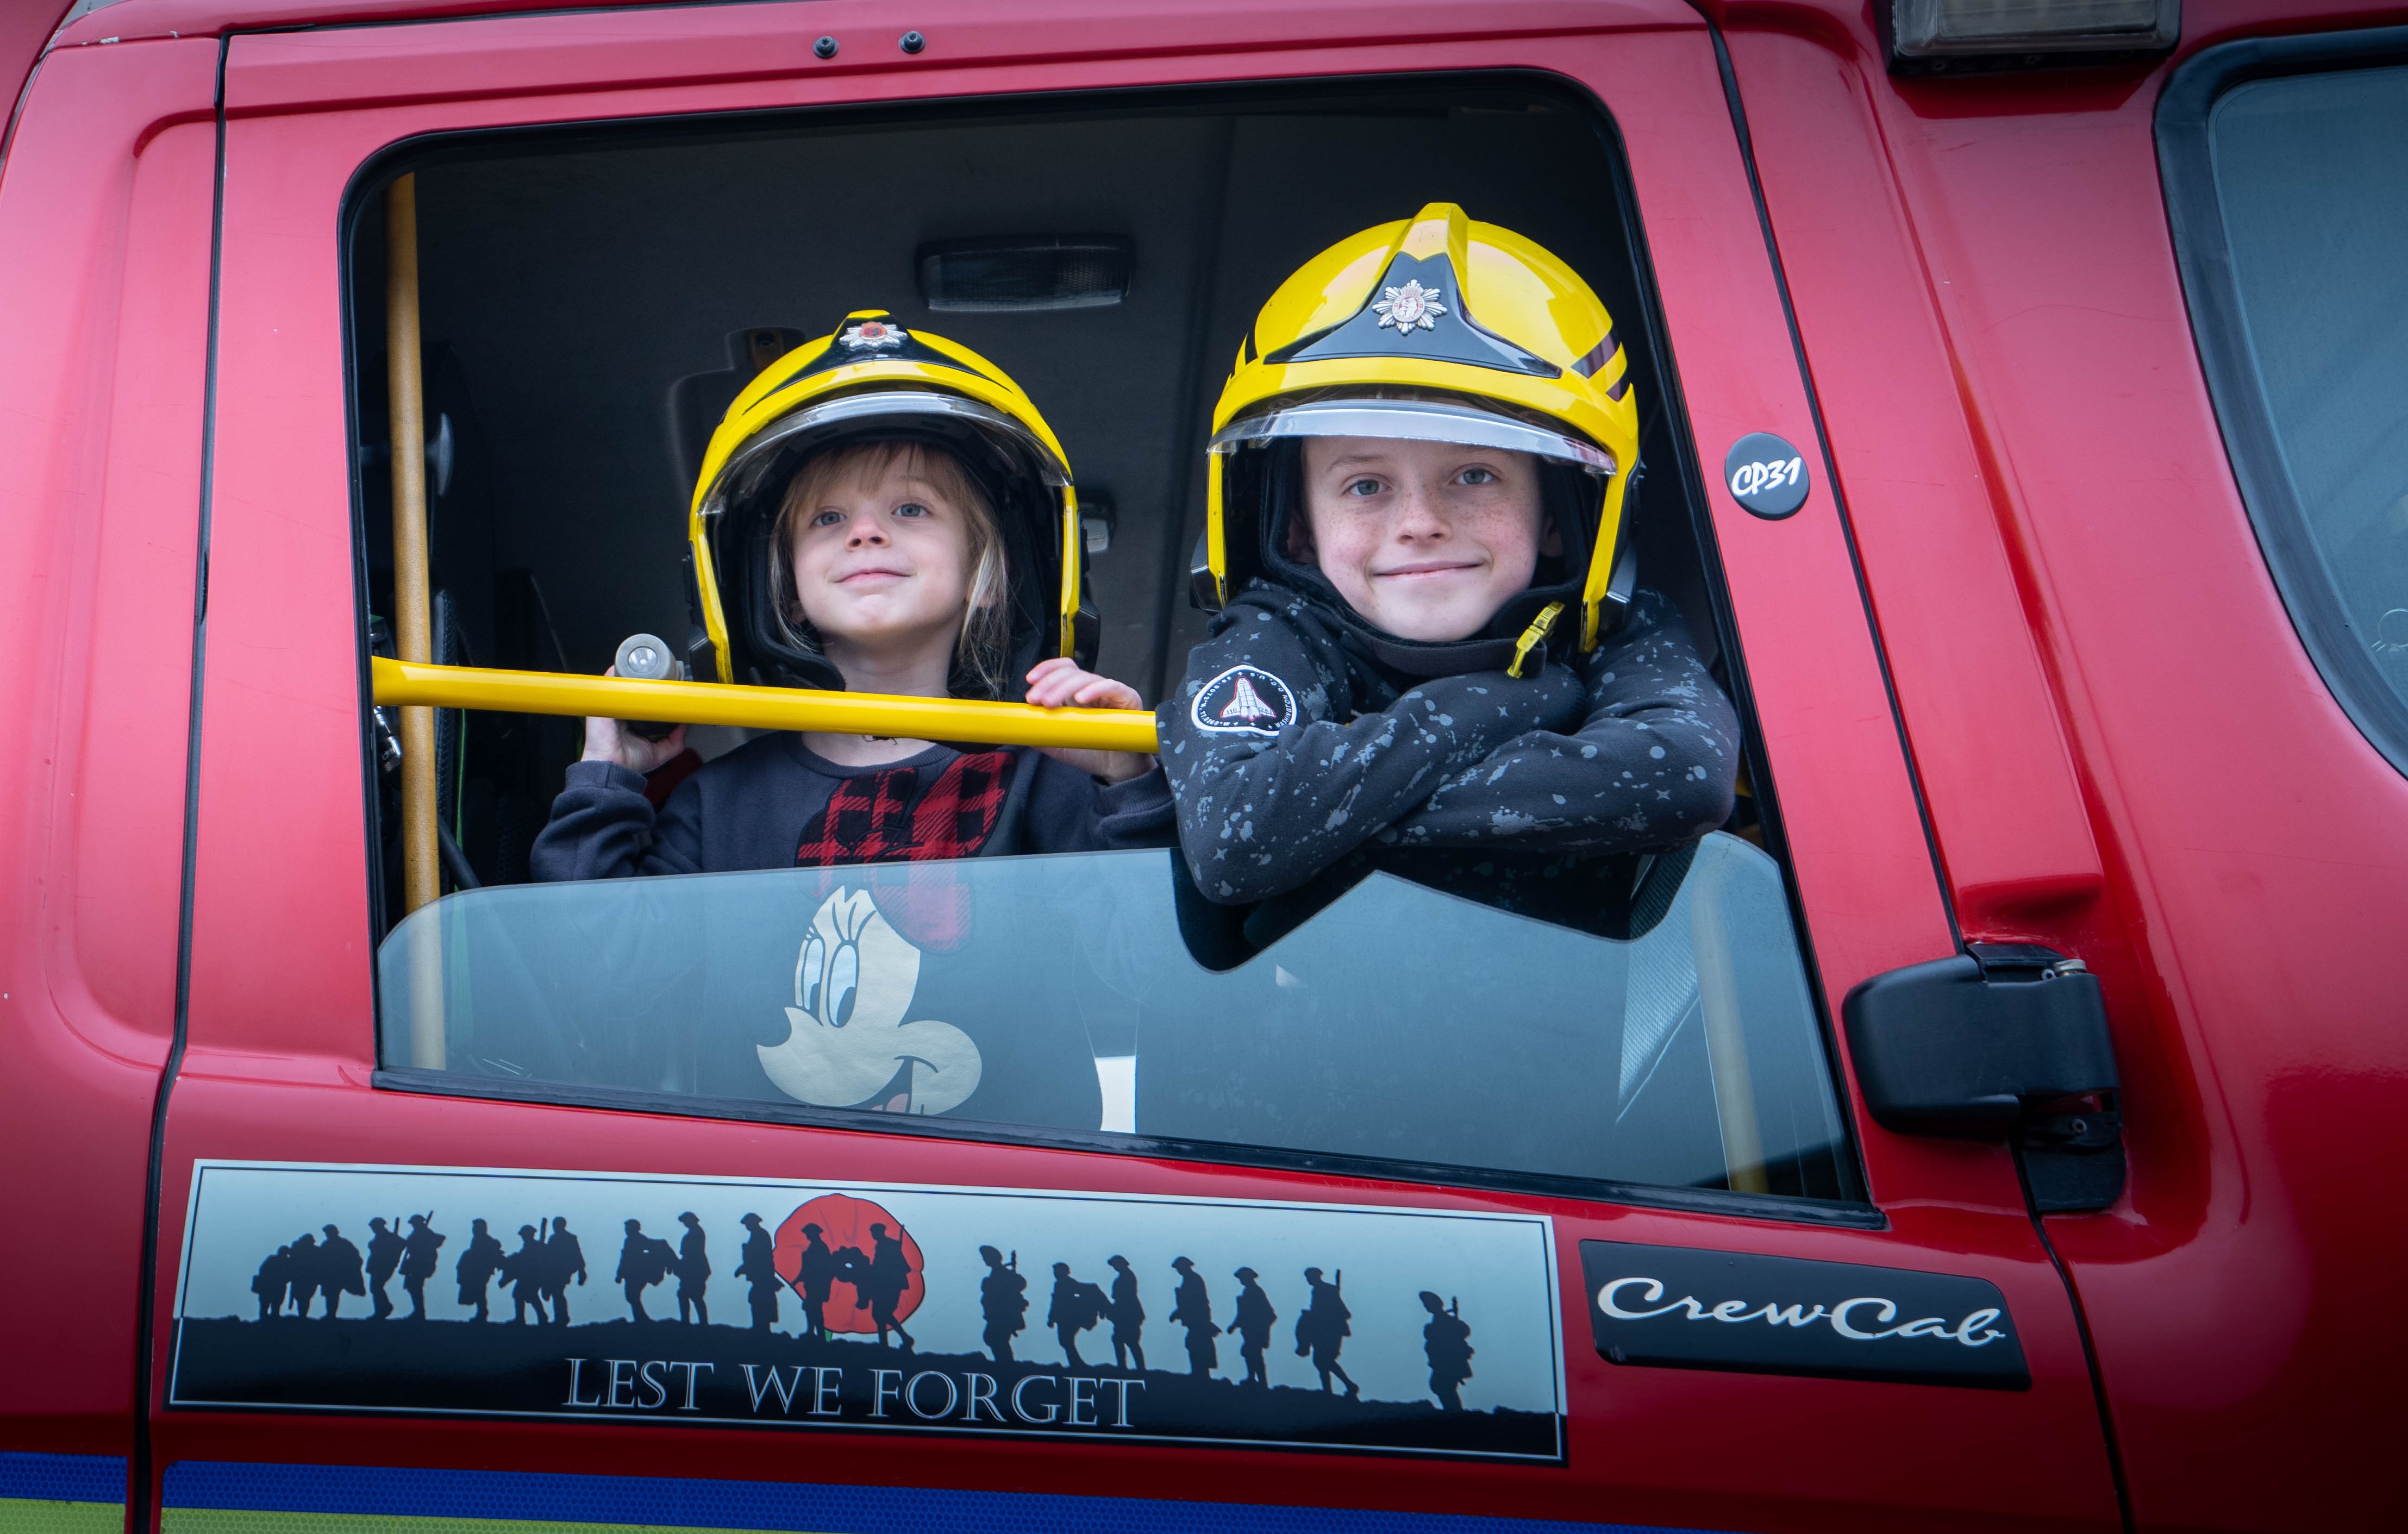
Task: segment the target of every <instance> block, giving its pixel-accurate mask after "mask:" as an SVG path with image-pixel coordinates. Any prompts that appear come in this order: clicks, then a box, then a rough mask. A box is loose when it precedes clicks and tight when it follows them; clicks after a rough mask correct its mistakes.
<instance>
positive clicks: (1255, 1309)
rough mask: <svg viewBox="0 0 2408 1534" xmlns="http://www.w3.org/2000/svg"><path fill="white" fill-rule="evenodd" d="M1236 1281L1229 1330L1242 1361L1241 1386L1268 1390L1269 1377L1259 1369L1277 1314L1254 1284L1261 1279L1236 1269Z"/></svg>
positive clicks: (1258, 1285)
mask: <svg viewBox="0 0 2408 1534" xmlns="http://www.w3.org/2000/svg"><path fill="white" fill-rule="evenodd" d="M1235 1276H1236V1278H1237V1280H1238V1314H1237V1317H1236V1319H1234V1320H1232V1321H1231V1322H1230V1323H1229V1329H1230V1330H1231V1331H1233V1332H1236V1333H1237V1334H1238V1336H1239V1338H1240V1341H1239V1344H1238V1355H1239V1356H1240V1357H1241V1358H1243V1359H1245V1361H1246V1378H1245V1383H1247V1384H1252V1385H1260V1386H1262V1387H1263V1388H1265V1389H1269V1387H1270V1383H1271V1377H1270V1374H1269V1372H1268V1371H1267V1370H1266V1369H1264V1368H1263V1350H1264V1349H1265V1348H1267V1347H1269V1346H1270V1345H1271V1326H1272V1325H1273V1324H1274V1323H1276V1322H1277V1321H1278V1320H1279V1312H1277V1311H1274V1310H1272V1309H1271V1297H1270V1296H1269V1295H1267V1294H1265V1293H1263V1286H1262V1285H1261V1284H1260V1283H1256V1282H1255V1281H1256V1280H1257V1279H1259V1278H1260V1277H1261V1276H1262V1275H1261V1274H1259V1273H1257V1272H1255V1271H1254V1269H1251V1268H1240V1269H1238V1271H1237V1274H1236V1275H1235Z"/></svg>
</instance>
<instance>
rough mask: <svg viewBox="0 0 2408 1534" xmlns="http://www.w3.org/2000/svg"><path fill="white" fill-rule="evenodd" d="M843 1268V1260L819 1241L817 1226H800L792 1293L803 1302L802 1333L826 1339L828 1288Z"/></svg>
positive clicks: (830, 1287)
mask: <svg viewBox="0 0 2408 1534" xmlns="http://www.w3.org/2000/svg"><path fill="white" fill-rule="evenodd" d="M843 1269H844V1262H843V1259H841V1258H839V1256H838V1255H837V1254H835V1253H833V1252H831V1251H829V1250H828V1244H827V1242H825V1241H824V1240H820V1227H819V1226H815V1225H806V1226H803V1254H802V1257H801V1260H800V1261H798V1262H797V1263H796V1267H795V1278H794V1285H795V1293H796V1295H798V1296H799V1297H801V1298H802V1301H803V1335H804V1336H806V1337H808V1338H810V1339H811V1340H813V1341H815V1342H824V1341H825V1340H827V1302H828V1291H829V1290H830V1289H832V1288H834V1287H835V1286H836V1281H837V1275H838V1274H839V1273H840V1272H842V1271H843Z"/></svg>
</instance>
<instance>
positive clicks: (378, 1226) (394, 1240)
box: [368, 1219, 402, 1321]
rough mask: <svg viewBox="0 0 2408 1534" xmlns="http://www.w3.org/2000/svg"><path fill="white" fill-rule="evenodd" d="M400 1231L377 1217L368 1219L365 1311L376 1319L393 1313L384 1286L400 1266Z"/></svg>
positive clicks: (391, 1301)
mask: <svg viewBox="0 0 2408 1534" xmlns="http://www.w3.org/2000/svg"><path fill="white" fill-rule="evenodd" d="M399 1223H400V1222H399V1221H395V1222H394V1224H396V1225H397V1224H399ZM401 1248H402V1240H401V1232H399V1231H397V1230H395V1229H394V1228H393V1226H389V1225H387V1224H385V1223H384V1221H382V1220H381V1219H377V1220H370V1221H369V1222H368V1311H369V1313H370V1314H371V1315H373V1316H374V1317H375V1319H377V1320H379V1321H382V1320H384V1319H385V1318H386V1317H388V1316H390V1315H392V1314H393V1297H392V1296H391V1295H389V1294H386V1293H385V1292H384V1286H385V1285H386V1284H388V1283H392V1282H393V1272H394V1269H396V1268H399V1267H400V1266H401Z"/></svg>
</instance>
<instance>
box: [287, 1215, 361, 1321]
mask: <svg viewBox="0 0 2408 1534" xmlns="http://www.w3.org/2000/svg"><path fill="white" fill-rule="evenodd" d="M323 1229H324V1230H325V1233H326V1239H325V1240H322V1241H321V1242H319V1243H318V1289H319V1292H320V1293H322V1294H323V1295H324V1296H325V1297H326V1318H327V1319H328V1320H330V1321H331V1320H333V1319H334V1317H335V1312H337V1310H339V1309H340V1308H341V1307H342V1303H343V1297H344V1296H345V1295H364V1294H366V1293H367V1285H366V1283H364V1282H362V1281H361V1278H360V1249H359V1248H358V1247H356V1246H353V1245H352V1244H351V1242H350V1241H348V1240H344V1239H343V1233H342V1232H341V1231H339V1230H337V1229H336V1228H335V1227H334V1226H324V1227H323ZM302 1313H303V1314H305V1315H306V1314H308V1312H306V1311H305V1312H302Z"/></svg>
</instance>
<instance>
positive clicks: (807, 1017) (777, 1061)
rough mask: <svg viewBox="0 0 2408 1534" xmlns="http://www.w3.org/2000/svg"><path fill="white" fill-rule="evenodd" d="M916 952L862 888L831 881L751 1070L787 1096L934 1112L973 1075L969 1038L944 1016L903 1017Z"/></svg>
mask: <svg viewBox="0 0 2408 1534" xmlns="http://www.w3.org/2000/svg"><path fill="white" fill-rule="evenodd" d="M919 984H920V951H919V950H918V949H916V948H914V947H912V946H911V945H910V943H909V942H907V941H905V940H904V938H903V935H902V934H901V933H899V932H897V931H896V930H895V928H894V927H893V926H892V925H889V924H888V922H887V920H886V918H885V917H884V916H883V915H882V914H881V913H880V912H879V910H878V907H877V905H876V903H875V902H873V901H872V900H871V899H870V897H869V894H868V892H867V891H866V890H851V889H842V888H839V890H838V891H837V892H836V893H835V894H834V895H831V896H828V897H827V899H826V900H825V901H824V903H822V905H821V906H820V909H819V910H818V911H816V912H815V913H813V915H812V917H811V928H810V934H809V935H808V936H806V937H805V938H804V939H803V947H802V953H800V954H799V955H798V956H797V958H796V964H795V1005H793V1006H791V1007H789V1008H787V1009H786V1021H787V1022H788V1024H789V1025H791V1031H790V1033H789V1034H788V1036H787V1039H786V1041H785V1042H784V1043H782V1044H778V1045H775V1046H771V1045H762V1046H760V1054H761V1068H762V1069H763V1070H764V1071H766V1072H767V1074H768V1077H769V1080H770V1082H772V1083H773V1084H774V1085H775V1086H776V1087H777V1088H778V1090H779V1091H781V1092H783V1093H784V1094H785V1095H786V1096H788V1097H792V1098H794V1099H795V1100H796V1101H797V1102H807V1103H811V1104H813V1105H815V1106H817V1107H821V1108H867V1109H872V1110H875V1111H881V1112H888V1113H942V1112H945V1111H948V1110H950V1109H953V1108H956V1107H959V1106H960V1105H961V1103H962V1102H963V1100H964V1099H966V1098H968V1097H969V1095H970V1094H971V1093H972V1092H974V1091H976V1090H977V1088H978V1083H979V1070H980V1062H979V1052H978V1046H977V1045H976V1044H974V1043H972V1042H970V1038H969V1035H968V1034H966V1033H964V1032H962V1030H961V1029H959V1028H957V1027H954V1026H953V1025H952V1024H950V1023H938V1022H933V1021H929V1020H925V1019H923V1020H921V1021H918V1022H906V1021H904V1019H905V1017H906V1016H907V1015H908V1014H909V1013H910V1010H911V996H912V994H913V992H915V991H916V990H917V989H918V988H919Z"/></svg>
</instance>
